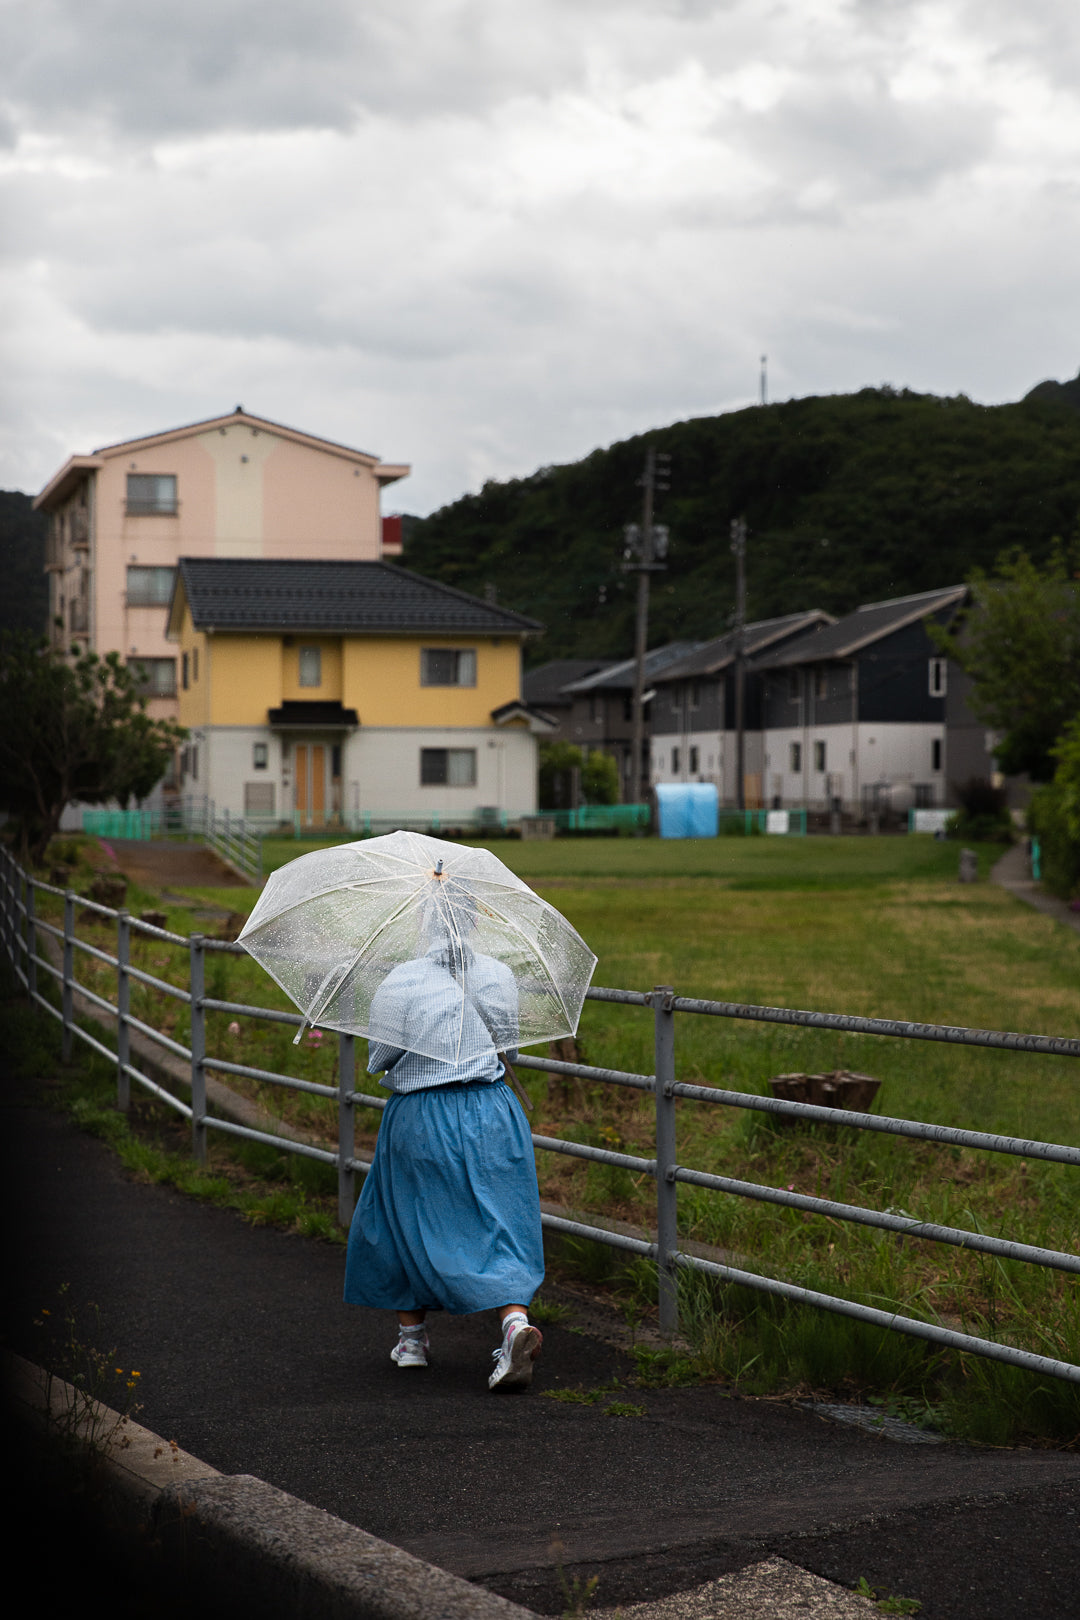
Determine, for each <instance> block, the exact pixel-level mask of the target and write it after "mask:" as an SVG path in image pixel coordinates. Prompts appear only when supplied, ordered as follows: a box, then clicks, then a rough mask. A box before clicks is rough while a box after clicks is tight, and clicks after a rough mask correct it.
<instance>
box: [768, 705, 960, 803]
mask: <svg viewBox="0 0 1080 1620" xmlns="http://www.w3.org/2000/svg"><path fill="white" fill-rule="evenodd" d="M944 736H945V728H944V725H943V724H942V723H941V722H939V721H919V722H892V721H890V722H881V721H859V722H858V723H857V724H855V725H852V724H851V722H849V721H844V722H842V723H840V724H838V725H832V726H785V727H777V728H775V729H772V730H769V731H766V732H765V734H764V743H765V766H764V783H763V789H764V794H765V802H766V803H767V804H772V802H773V799H774V798H775V797H779V798H780V800H781V802H782V804H783V805H784V806H789V805H805V806H806V807H807V808H809V809H821V810H824V809H827V808H828V806H829V800H830V798H831V797H832V796H833V795H836V796H837V797H839V798H840V799H842V800H843V802H844V807H845V809H851V810H855V809H858V808H860V806H861V804H862V798H863V793H864V790H865V789H867V788H870V787H872V786H873V785H874V784H875V783H885V782H887V783H889V784H890V785H891V789H892V791H891V794H890V795H889V802H890V803H891V805H892V806H893V808H894V809H897V810H905V809H907V808H908V807H909V806H910V805H911V804H913V803H914V799H915V786H916V784H927V785H929V786H931V787H932V789H933V802H934V803H935V804H944V803H945V781H944V772H943V770H941V769H940V768H939V769H938V770H936V771H935V770H934V768H933V744H934V742H935V741H938V742H940V743H941V746H942V754H944ZM816 742H824V744H825V770H824V771H823V772H822V771H818V770H817V769H816V768H815V758H814V744H815V743H816ZM792 743H798V744H799V746H800V749H801V752H802V759H801V768H800V770H799V771H798V773H796V772H794V771H792V769H791V745H792Z"/></svg>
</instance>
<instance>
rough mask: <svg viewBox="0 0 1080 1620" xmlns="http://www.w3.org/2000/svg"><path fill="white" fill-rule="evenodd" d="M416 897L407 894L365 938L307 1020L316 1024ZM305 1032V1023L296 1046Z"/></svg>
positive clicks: (313, 1006)
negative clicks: (355, 968)
mask: <svg viewBox="0 0 1080 1620" xmlns="http://www.w3.org/2000/svg"><path fill="white" fill-rule="evenodd" d="M415 899H416V895H415V894H408V895H406V896H405V899H404V900H403V901H402V902H401V904H400V905H399V906H398V907H397V908H396V910H394V911H392V912H391V913H390V915H389V916H388V917H384V918H383V920H382V922H381V923H380V924H379V926H378V928H376V929H374V930H373V931H372V932H371V933H370V934H369V935H368V937H367V939H365V941H364V943H363V944H362V945H361V946H360V948H359V950H358V951H356V953H355V954H354V956H353V957H352V959H351V960H350V961H349V962H348V963H347V964H346V966H345V969H344V971H343V972H341V973H340V976H339V978H338V981H337V984H336V985H335V986H334V988H333V989H331V990H329V991H328V992H327V994H326V995H325V996H324V997H323V999H322V1002H321V1003H320V1004H319V1005H318V1006H316V1005H315V1002H314V1001H313V1002H312V1004H311V1007H309V1009H308V1011H307V1012H306V1013H305V1014H304V1017H305V1018H306V1019H307V1022H308V1023H309V1024H314V1023H315V1020H316V1018H317V1017H318V1016H319V1014H320V1013H321V1012H322V1010H323V1008H324V1007H325V1006H326V1003H327V1002H328V1001H329V1000H330V997H331V996H332V995H333V994H334V990H336V989H338V988H339V987H340V985H341V984H342V983H343V982H344V980H345V979H347V978H348V976H349V974H350V973H351V972H352V970H353V968H354V967H355V966H356V964H357V962H359V960H360V958H361V957H362V956H363V954H364V952H365V951H366V950H368V949H369V948H370V946H371V945H372V944H373V943H374V941H375V940H377V939H378V937H379V935H380V934H381V933H383V931H384V930H385V929H387V928H389V926H390V924H391V923H392V922H396V921H397V919H398V918H399V917H400V916H401V913H402V912H403V911H404V910H405V908H406V906H409V905H411V904H412V902H413V900H415ZM329 977H330V974H327V978H329ZM325 983H326V979H324V980H323V982H322V984H320V986H319V988H318V990H317V991H316V992H315V994H316V997H317V996H318V995H319V994H320V993H321V992H322V988H323V985H325ZM303 1033H304V1029H303V1025H301V1027H300V1033H299V1034H298V1035H297V1036H296V1038H295V1040H294V1041H293V1045H294V1046H295V1045H296V1043H297V1041H299V1039H300V1036H301V1035H302V1034H303Z"/></svg>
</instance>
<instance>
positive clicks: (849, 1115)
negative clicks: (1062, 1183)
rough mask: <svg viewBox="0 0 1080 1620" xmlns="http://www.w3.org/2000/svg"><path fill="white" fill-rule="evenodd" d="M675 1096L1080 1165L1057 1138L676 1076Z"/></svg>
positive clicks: (1077, 1153)
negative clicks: (1038, 1138)
mask: <svg viewBox="0 0 1080 1620" xmlns="http://www.w3.org/2000/svg"><path fill="white" fill-rule="evenodd" d="M671 1093H672V1096H674V1097H690V1098H693V1099H694V1100H695V1101H697V1102H707V1103H723V1104H725V1105H726V1106H728V1107H730V1108H755V1109H759V1110H760V1111H761V1112H762V1113H766V1114H782V1115H786V1116H787V1117H788V1118H789V1119H810V1120H814V1121H820V1123H821V1124H823V1125H850V1126H852V1127H853V1128H854V1129H855V1130H859V1131H881V1132H884V1133H885V1134H886V1135H888V1136H910V1137H915V1138H917V1139H918V1140H920V1141H925V1142H938V1143H941V1144H942V1145H943V1146H949V1147H967V1148H981V1149H984V1150H985V1151H986V1152H988V1153H1014V1154H1017V1155H1018V1156H1019V1157H1020V1158H1023V1159H1050V1160H1052V1161H1054V1162H1055V1163H1057V1164H1080V1148H1076V1147H1066V1146H1064V1145H1063V1144H1061V1143H1059V1142H1034V1141H1030V1140H1029V1139H1028V1138H1027V1137H1023V1136H996V1135H994V1134H993V1133H992V1132H989V1131H967V1130H961V1129H959V1128H958V1127H956V1126H954V1125H931V1124H927V1123H925V1122H924V1121H922V1120H914V1119H894V1118H893V1117H891V1116H890V1115H889V1114H862V1113H858V1112H856V1111H855V1110H854V1109H850V1108H822V1107H820V1106H819V1105H818V1104H816V1103H801V1102H789V1101H788V1100H787V1099H786V1098H780V1097H760V1096H758V1095H757V1094H756V1093H754V1092H751V1091H722V1090H720V1088H719V1087H714V1086H694V1085H688V1084H687V1083H686V1082H685V1081H682V1080H677V1081H676V1082H675V1084H674V1085H673V1086H672V1088H671Z"/></svg>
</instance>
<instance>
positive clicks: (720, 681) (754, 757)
mask: <svg viewBox="0 0 1080 1620" xmlns="http://www.w3.org/2000/svg"><path fill="white" fill-rule="evenodd" d="M833 622H834V620H833V619H832V617H831V615H830V614H828V613H822V612H821V611H820V610H818V609H816V608H813V609H810V610H809V611H808V612H805V613H789V614H786V615H785V616H784V617H783V618H779V619H762V620H760V621H759V622H758V623H756V624H748V625H747V626H746V628H745V630H744V631H743V649H744V656H745V658H746V666H745V675H744V681H743V727H744V735H745V743H744V750H745V751H744V756H743V775H744V778H745V789H746V804H747V805H748V806H750V807H754V806H759V805H761V804H762V802H763V798H762V795H763V791H764V788H763V776H762V772H763V746H762V725H763V720H762V678H761V676H760V675H759V674H758V671H757V660H758V659H759V658H760V657H762V656H763V655H764V654H766V653H768V652H774V651H777V650H779V649H780V648H783V647H787V646H789V645H791V644H792V643H793V642H796V641H798V640H799V639H801V638H804V637H806V636H809V635H811V634H812V633H813V632H814V631H815V630H818V629H821V628H823V627H824V626H826V625H830V624H832V623H833ZM737 652H738V648H737V645H736V637H735V632H734V631H733V630H731V631H728V632H727V633H726V634H725V635H722V636H717V637H716V638H715V639H714V640H712V641H706V642H704V643H702V645H701V646H699V647H697V648H695V649H694V651H693V652H691V653H688V654H687V655H686V656H685V657H684V658H680V659H679V660H678V661H677V662H676V663H673V664H670V665H669V666H668V667H667V668H666V669H665V670H663V671H662V673H661V674H659V675H658V676H657V677H656V682H655V684H656V696H655V697H654V699H653V701H652V705H651V707H650V711H649V714H650V722H651V732H652V780H653V782H654V783H659V782H715V783H716V786H717V790H718V792H719V795H720V802H721V803H722V804H737V803H738V783H737V779H736V773H737V770H738V766H737V735H736V731H737V726H738V717H737V714H736V696H735V691H736V675H735V671H736V658H737Z"/></svg>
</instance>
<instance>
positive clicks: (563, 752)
mask: <svg viewBox="0 0 1080 1620" xmlns="http://www.w3.org/2000/svg"><path fill="white" fill-rule="evenodd" d="M575 771H577V772H578V773H579V774H578V786H579V788H580V791H581V798H582V800H583V801H584V802H585V803H586V804H618V802H619V767H618V765H616V763H615V761H614V760H613V759H612V757H611V755H610V754H604V753H601V752H600V750H599V749H593V750H592V751H591V752H590V753H586V752H585V751H584V749H581V748H578V747H577V746H576V745H575V744H574V743H569V742H543V743H541V744H540V803H541V805H543V806H544V807H545V808H546V809H548V810H567V809H569V808H570V807H571V804H572V801H573V787H572V783H573V773H574V772H575Z"/></svg>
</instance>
